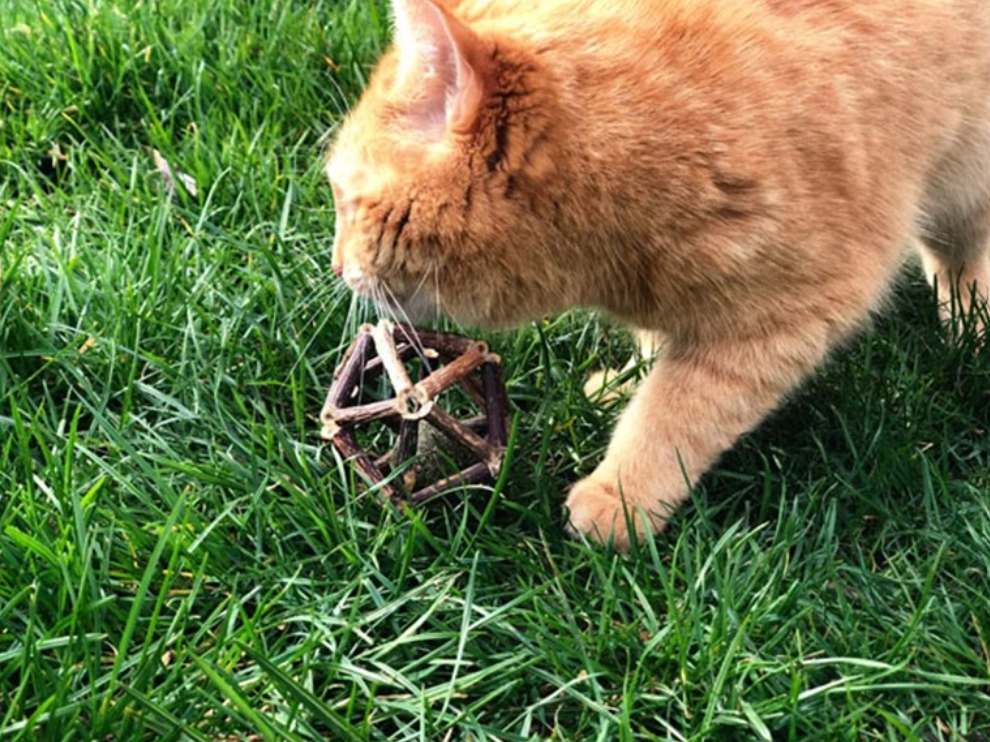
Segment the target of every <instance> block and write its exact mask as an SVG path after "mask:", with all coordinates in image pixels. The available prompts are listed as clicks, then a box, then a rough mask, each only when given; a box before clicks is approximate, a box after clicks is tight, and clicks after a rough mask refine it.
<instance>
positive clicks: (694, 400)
mask: <svg viewBox="0 0 990 742" xmlns="http://www.w3.org/2000/svg"><path fill="white" fill-rule="evenodd" d="M863 313H865V310H864V312H863ZM860 316H861V315H860ZM843 324H845V323H843ZM844 334H845V332H841V331H837V329H836V323H835V322H829V321H828V320H825V319H813V318H810V317H806V318H803V319H795V318H792V320H791V321H786V320H784V321H781V322H780V323H779V324H778V325H777V329H776V330H775V331H773V332H771V333H766V334H762V333H761V334H756V335H754V336H751V337H748V338H746V337H738V338H733V339H731V340H728V339H727V340H723V341H722V342H720V343H718V344H710V345H707V346H705V347H700V346H694V347H689V348H679V347H676V346H673V347H671V348H669V349H667V350H666V352H664V353H663V354H662V355H661V356H660V358H659V359H658V360H657V363H656V366H655V368H654V369H653V371H652V372H651V374H650V375H649V376H648V377H647V378H646V379H645V380H644V381H643V382H642V384H641V386H640V388H639V390H638V391H637V392H636V395H635V396H634V397H633V399H632V401H631V402H630V404H629V407H628V408H627V409H626V410H625V413H624V414H623V415H622V417H621V419H620V420H619V423H618V426H617V428H616V430H615V433H614V435H613V438H612V441H611V444H610V445H609V449H608V453H607V454H606V457H605V459H604V460H603V461H602V463H601V464H600V465H599V467H598V468H597V469H596V470H595V471H594V473H592V474H591V475H590V476H589V477H587V478H586V479H584V480H582V481H581V482H579V483H578V484H577V485H576V486H575V487H574V488H573V489H572V490H571V493H570V496H569V497H568V500H567V504H566V507H567V508H568V510H569V517H570V525H569V530H570V531H571V532H572V533H573V534H585V535H587V536H589V537H590V538H592V539H594V540H597V541H607V540H609V539H610V538H611V539H612V542H613V544H614V545H615V547H616V548H618V549H622V550H625V549H627V548H628V547H629V542H630V537H629V532H628V528H627V526H628V522H627V518H628V519H629V522H633V523H635V524H636V528H637V530H638V531H639V532H640V533H641V534H642V533H643V532H644V531H645V530H646V528H647V526H648V524H649V525H650V526H652V530H653V531H655V532H656V531H660V530H662V529H663V527H664V525H665V520H666V518H667V517H668V516H669V515H670V514H671V513H672V512H673V510H674V509H676V507H677V506H678V505H679V504H680V503H681V502H682V501H683V500H685V499H686V498H687V496H688V493H689V489H690V486H691V485H693V484H694V483H695V482H696V481H697V480H698V478H699V477H700V476H701V475H702V474H703V473H704V472H705V471H706V470H707V469H708V468H709V467H710V466H711V465H712V464H713V463H714V462H715V461H716V459H717V458H718V457H719V456H720V455H721V454H722V453H723V452H724V451H725V450H727V449H728V448H730V447H731V446H732V445H733V444H734V443H735V441H736V439H737V438H738V437H739V436H741V435H743V434H744V433H746V432H747V431H749V430H751V429H753V428H754V427H756V426H757V425H758V424H759V423H760V421H762V420H763V418H764V417H765V416H766V415H767V414H768V413H770V412H771V411H772V410H773V409H774V408H775V407H777V405H778V403H779V402H780V401H781V399H782V398H783V397H784V395H786V394H787V393H788V392H789V391H791V390H792V389H793V388H794V387H795V386H796V385H797V384H798V383H800V381H801V380H802V379H803V378H805V377H806V376H807V375H808V374H809V373H810V372H811V371H812V370H813V369H814V368H815V367H816V366H817V365H818V364H819V363H821V361H822V360H823V359H824V358H825V356H826V354H827V353H828V351H829V349H830V347H831V346H832V345H833V344H834V343H835V341H836V340H838V338H839V337H841V335H844ZM644 516H645V520H644Z"/></svg>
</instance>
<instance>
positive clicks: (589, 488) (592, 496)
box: [564, 477, 666, 551]
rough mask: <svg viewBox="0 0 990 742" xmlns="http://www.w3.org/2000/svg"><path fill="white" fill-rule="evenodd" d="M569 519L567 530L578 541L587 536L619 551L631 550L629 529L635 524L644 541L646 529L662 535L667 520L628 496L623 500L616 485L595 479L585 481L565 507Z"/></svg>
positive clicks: (572, 492) (576, 487)
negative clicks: (636, 503) (648, 511)
mask: <svg viewBox="0 0 990 742" xmlns="http://www.w3.org/2000/svg"><path fill="white" fill-rule="evenodd" d="M564 508H565V510H566V515H567V517H568V523H567V531H568V533H570V534H571V535H572V536H574V537H575V538H580V537H581V536H585V537H587V538H588V539H590V540H592V541H596V542H598V543H600V544H607V543H611V544H612V547H613V548H614V549H616V550H617V551H629V547H630V545H631V539H630V532H629V527H630V525H633V526H634V528H635V530H636V532H637V534H638V536H639V537H640V538H642V537H643V536H644V535H645V534H646V531H647V530H652V531H653V533H659V532H660V531H662V530H663V529H664V527H665V526H666V520H665V519H663V518H660V517H656V516H654V515H649V514H646V513H644V511H643V509H642V507H637V506H636V505H635V504H634V503H633V501H632V500H630V499H629V498H628V497H627V499H626V500H625V501H624V500H623V499H622V496H621V495H620V494H619V488H618V487H617V486H614V485H611V484H607V483H605V482H602V481H600V480H596V479H595V478H594V477H587V478H585V479H582V480H581V481H580V482H578V483H577V484H576V485H574V487H573V489H571V493H570V495H569V496H568V497H567V502H566V503H565V505H564Z"/></svg>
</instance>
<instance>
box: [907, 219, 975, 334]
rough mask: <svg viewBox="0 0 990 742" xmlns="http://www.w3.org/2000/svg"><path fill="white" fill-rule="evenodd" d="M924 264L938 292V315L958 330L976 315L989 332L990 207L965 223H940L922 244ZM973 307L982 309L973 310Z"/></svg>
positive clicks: (921, 251)
mask: <svg viewBox="0 0 990 742" xmlns="http://www.w3.org/2000/svg"><path fill="white" fill-rule="evenodd" d="M918 247H919V251H920V253H921V262H922V265H923V266H924V268H925V275H926V276H927V277H928V281H929V283H931V284H932V286H933V287H935V288H936V290H937V292H938V301H939V313H940V315H941V317H942V319H943V320H945V321H953V320H954V321H955V322H956V323H957V326H961V325H962V324H963V323H964V322H965V318H966V317H968V316H971V313H975V315H976V323H977V328H978V329H979V330H980V331H986V326H985V317H986V315H985V311H986V307H987V302H988V301H990V204H987V206H986V207H985V208H983V209H982V210H981V211H978V212H976V213H974V214H973V215H971V216H969V217H967V218H966V219H960V220H959V221H956V222H954V223H953V222H948V221H942V222H940V223H937V224H936V225H935V226H934V227H933V228H931V229H929V230H928V233H927V234H926V235H925V236H923V237H922V238H921V239H920V240H919V245H918ZM974 303H977V304H978V305H979V306H978V307H974V306H973V305H974Z"/></svg>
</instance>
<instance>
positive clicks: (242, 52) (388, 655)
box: [0, 0, 990, 742]
mask: <svg viewBox="0 0 990 742" xmlns="http://www.w3.org/2000/svg"><path fill="white" fill-rule="evenodd" d="M0 19H2V20H0V739H2V740H3V742H19V741H20V740H32V741H33V740H39V741H51V742H54V741H55V740H60V741H61V740H126V741H128V742H130V741H131V740H199V741H206V740H210V741H211V742H213V741H216V740H326V739H333V740H338V739H339V740H365V739H367V740H397V741H398V740H429V741H430V742H446V741H448V740H450V741H455V740H474V741H480V740H506V741H507V740H581V741H584V740H603V741H605V740H607V741H612V740H622V741H631V740H668V739H669V740H695V741H700V740H725V741H727V742H736V741H747V740H771V739H772V740H924V741H925V742H929V741H932V740H966V741H967V742H978V741H979V740H990V646H988V644H990V434H988V426H990V422H988V421H990V363H988V355H987V352H986V349H984V351H983V352H982V353H980V352H977V351H976V350H975V348H974V342H973V339H972V338H966V339H964V341H963V343H962V344H961V346H959V347H956V346H953V345H950V344H948V343H946V342H945V340H944V339H943V334H942V333H941V332H940V328H939V327H938V322H937V319H936V314H935V307H934V306H933V300H932V298H931V296H930V294H929V292H928V291H927V289H926V288H925V287H924V285H923V283H922V282H921V281H920V279H919V278H918V276H917V275H916V274H914V273H912V274H910V275H909V276H908V277H907V278H906V279H905V281H904V283H903V285H902V286H901V287H900V289H899V291H898V292H897V297H896V298H895V300H894V301H893V302H892V306H891V307H890V309H889V311H887V312H886V313H885V315H884V316H883V317H881V318H878V320H877V322H876V325H875V327H874V328H873V329H872V331H870V332H867V333H864V334H863V335H862V336H861V337H859V338H857V339H856V340H855V341H853V342H852V343H850V344H849V346H848V347H847V348H845V349H844V350H843V351H842V352H841V353H839V354H838V355H837V356H836V357H835V358H834V359H833V360H832V361H831V362H830V363H829V364H828V366H827V367H826V368H825V369H823V370H822V372H821V373H820V374H819V375H818V376H817V377H816V378H815V379H813V380H812V381H810V382H809V383H808V384H807V385H806V386H805V387H804V388H803V389H802V390H801V391H800V392H799V393H798V394H796V395H795V396H794V398H793V399H792V400H791V401H790V402H789V404H788V405H787V406H786V407H785V408H784V409H782V410H781V411H780V412H779V413H778V414H776V415H775V416H774V417H773V418H772V419H771V420H770V421H768V422H767V423H766V424H765V425H764V426H763V427H762V428H760V430H758V431H757V432H756V433H754V434H752V435H750V436H748V437H747V438H746V439H744V440H743V441H741V442H740V443H739V445H738V446H737V447H736V448H735V450H734V451H732V452H731V453H730V454H729V455H727V456H726V457H725V458H724V460H723V461H722V462H721V464H720V465H719V466H718V468H717V470H716V471H714V472H713V473H712V474H711V475H709V476H708V477H707V478H706V479H705V480H704V481H703V482H702V484H701V485H700V486H699V488H698V491H697V492H696V494H695V497H694V499H693V503H692V504H691V505H690V506H689V507H687V508H685V509H684V510H683V511H682V512H681V513H680V514H679V515H678V516H677V518H676V520H675V523H674V526H673V528H672V529H671V531H670V533H669V534H667V535H665V536H664V537H662V538H658V539H657V540H656V541H655V542H654V543H649V544H645V545H643V546H642V547H641V548H639V549H638V550H637V553H635V554H634V555H633V556H632V557H628V558H627V557H622V556H619V555H616V554H612V553H608V552H606V551H603V550H600V549H595V548H591V547H588V546H586V545H582V544H579V543H575V542H572V541H569V540H567V539H566V538H565V537H564V535H563V531H562V525H563V523H562V517H561V513H560V506H561V503H562V501H563V493H564V492H565V490H566V487H567V486H568V483H569V482H573V481H574V480H575V478H577V477H578V476H580V475H582V474H585V473H587V472H589V471H590V470H591V469H592V468H593V466H594V464H595V461H596V458H597V456H598V455H599V454H600V453H601V451H602V450H603V448H604V446H605V444H606V442H607V432H608V428H609V426H610V423H611V421H612V420H613V419H614V416H615V414H616V409H615V408H611V409H602V408H601V407H598V406H595V405H593V404H591V403H590V402H588V401H587V400H586V399H585V398H584V397H583V396H582V392H581V388H582V384H583V382H584V379H585V377H586V376H587V374H588V373H589V372H590V371H591V370H593V369H595V368H598V367H601V366H603V365H608V364H621V363H622V362H624V360H625V357H626V354H627V353H628V347H629V346H628V342H627V341H626V340H625V339H624V338H623V337H622V335H621V334H620V333H618V332H616V331H615V328H612V327H610V326H609V325H608V324H607V323H604V322H602V321H600V320H598V319H595V318H592V317H590V316H588V315H585V314H573V315H568V316H565V317H561V318H556V319H552V320H548V321H546V322H545V323H543V324H540V325H532V326H528V327H524V328H522V329H520V330H519V331H518V332H513V333H504V334H498V335H493V336H490V337H489V339H490V341H491V343H492V345H493V347H494V348H495V350H496V351H497V352H499V353H500V354H501V355H502V356H503V357H504V358H505V361H506V371H507V378H508V382H509V391H510V395H511V398H512V400H513V402H514V404H515V409H516V415H515V420H514V437H513V443H512V446H511V451H510V463H509V465H508V467H507V469H506V472H505V476H504V477H503V478H502V480H500V482H499V483H498V485H497V486H495V487H477V488H473V489H471V490H469V491H465V492H461V493H459V494H458V495H456V496H454V497H452V498H451V501H450V503H449V505H448V506H447V507H442V508H434V509H431V510H428V511H419V512H414V513H411V514H406V513H403V512H400V511H398V510H397V509H395V508H386V507H383V506H381V505H380V504H379V503H378V502H377V501H375V499H374V498H373V497H372V496H369V495H368V494H365V493H362V491H361V489H360V488H358V487H356V486H355V481H354V479H353V476H352V474H351V473H350V471H349V470H348V467H347V466H346V465H345V464H344V462H342V461H340V459H339V458H338V457H336V456H335V455H334V453H333V451H332V450H330V449H329V448H328V447H327V446H325V445H323V444H322V443H321V441H320V440H319V435H318V433H319V422H318V414H319V410H320V406H321V404H322V400H323V394H324V391H325V387H326V385H327V384H328V382H329V380H330V378H331V375H332V373H333V369H334V366H335V363H336V362H337V360H338V358H339V355H340V353H341V351H342V349H343V348H344V347H345V346H346V344H347V342H348V341H349V339H350V337H351V336H352V333H353V331H354V329H355V327H356V326H357V323H359V322H360V321H362V319H364V318H366V317H367V316H369V314H368V313H369V311H370V310H368V309H367V308H365V307H360V306H357V305H354V304H353V303H352V302H351V300H350V298H349V297H348V296H347V295H346V293H345V292H343V291H342V290H341V289H340V288H339V286H338V284H337V282H336V279H335V278H334V276H333V274H332V271H331V269H330V243H331V235H332V233H333V209H332V199H331V194H330V190H329V188H328V187H327V186H326V185H325V183H324V182H323V180H322V176H321V173H320V170H321V156H322V153H323V152H324V150H325V147H326V144H327V142H328V137H329V136H330V134H329V132H331V131H332V128H333V125H334V123H335V122H336V121H338V120H339V118H340V116H341V114H342V112H343V111H345V110H346V108H347V106H348V105H350V104H351V103H352V102H353V100H354V99H355V97H356V96H357V95H358V94H359V92H360V90H361V88H362V85H363V84H364V82H365V80H366V75H367V73H368V70H369V69H370V66H371V65H372V64H373V62H374V59H375V58H376V56H377V54H378V53H379V52H380V50H381V49H382V47H383V45H384V44H385V43H386V42H387V38H388V22H387V16H386V14H385V12H384V7H383V6H382V5H375V4H372V3H370V2H368V0H353V1H344V0H336V1H335V0H305V1H304V0H273V1H272V2H270V3H267V2H265V3H251V2H238V1H237V0H117V2H109V1H108V0H0ZM155 151H157V152H159V153H160V156H161V157H162V158H164V159H165V160H167V161H168V162H169V163H171V165H172V168H173V170H174V171H179V170H181V171H182V172H184V173H187V174H188V175H189V176H190V178H191V179H192V180H193V181H194V182H195V184H196V188H195V191H196V193H195V194H193V193H192V192H191V191H190V190H187V189H186V187H185V186H183V185H182V184H181V182H179V180H178V178H177V176H176V187H175V189H174V192H171V193H170V192H169V190H168V189H167V188H166V183H165V180H164V179H163V177H162V175H161V174H160V172H159V168H158V167H157V166H156V164H155V157H154V152H155Z"/></svg>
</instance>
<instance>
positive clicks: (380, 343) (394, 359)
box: [371, 319, 433, 420]
mask: <svg viewBox="0 0 990 742" xmlns="http://www.w3.org/2000/svg"><path fill="white" fill-rule="evenodd" d="M371 336H372V337H373V338H374V340H375V349H376V350H377V351H378V357H379V358H380V359H381V361H382V365H383V366H384V367H385V373H386V374H388V378H389V381H391V382H392V387H393V388H394V389H395V403H396V409H398V410H399V414H400V415H402V417H403V419H405V420H422V419H423V418H424V417H426V415H427V414H428V413H429V411H430V409H431V408H432V407H433V398H432V397H431V396H429V395H427V394H426V393H425V392H424V391H423V390H422V389H421V388H420V387H419V385H418V384H413V382H412V379H410V378H409V372H408V371H406V365H405V364H404V363H403V362H402V359H401V358H399V353H398V351H397V349H396V346H395V325H393V324H392V323H391V322H389V321H388V320H384V319H383V320H382V321H381V322H379V323H378V325H377V326H376V327H375V328H374V329H373V330H372V331H371Z"/></svg>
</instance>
